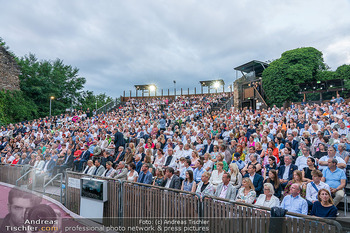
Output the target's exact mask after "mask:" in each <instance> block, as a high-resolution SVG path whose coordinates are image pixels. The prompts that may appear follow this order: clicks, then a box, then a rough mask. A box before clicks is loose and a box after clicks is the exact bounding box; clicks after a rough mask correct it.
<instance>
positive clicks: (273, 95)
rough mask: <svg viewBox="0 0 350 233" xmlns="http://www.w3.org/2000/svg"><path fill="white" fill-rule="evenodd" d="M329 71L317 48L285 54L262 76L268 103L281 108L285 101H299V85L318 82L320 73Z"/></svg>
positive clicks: (300, 49) (299, 49)
mask: <svg viewBox="0 0 350 233" xmlns="http://www.w3.org/2000/svg"><path fill="white" fill-rule="evenodd" d="M327 69H328V66H327V65H326V64H325V63H324V61H323V56H322V52H320V51H318V50H317V49H315V48H312V47H307V48H298V49H293V50H289V51H286V52H284V53H283V54H282V56H281V58H279V59H277V60H275V61H273V62H271V63H270V65H269V67H268V68H267V69H265V71H264V72H263V74H262V82H263V87H264V91H265V93H266V95H267V103H268V104H277V105H279V106H281V105H282V104H283V103H284V102H285V101H296V100H298V95H297V93H298V91H299V88H298V84H300V83H306V82H311V81H315V80H318V79H319V76H320V73H321V72H323V71H326V70H327Z"/></svg>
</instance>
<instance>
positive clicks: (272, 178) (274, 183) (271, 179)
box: [265, 169, 282, 198]
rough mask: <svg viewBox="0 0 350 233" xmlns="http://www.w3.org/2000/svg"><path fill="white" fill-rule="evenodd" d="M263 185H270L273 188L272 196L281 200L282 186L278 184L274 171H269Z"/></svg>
mask: <svg viewBox="0 0 350 233" xmlns="http://www.w3.org/2000/svg"><path fill="white" fill-rule="evenodd" d="M265 183H270V184H272V186H273V188H274V195H275V196H276V197H277V198H281V195H282V186H281V183H280V179H278V175H277V171H276V170H275V169H271V170H270V171H269V175H268V178H267V179H266V180H265Z"/></svg>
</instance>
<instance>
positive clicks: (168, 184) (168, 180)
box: [165, 175, 174, 188]
mask: <svg viewBox="0 0 350 233" xmlns="http://www.w3.org/2000/svg"><path fill="white" fill-rule="evenodd" d="M173 176H174V175H172V176H171V177H170V178H168V179H167V181H166V184H165V188H169V187H170V183H171V179H172V178H173Z"/></svg>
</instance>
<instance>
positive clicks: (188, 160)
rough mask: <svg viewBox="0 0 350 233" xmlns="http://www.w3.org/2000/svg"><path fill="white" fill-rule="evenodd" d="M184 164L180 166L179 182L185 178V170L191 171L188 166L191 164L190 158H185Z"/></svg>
mask: <svg viewBox="0 0 350 233" xmlns="http://www.w3.org/2000/svg"><path fill="white" fill-rule="evenodd" d="M184 164H185V167H184V168H182V170H181V172H180V180H181V182H182V181H183V180H185V179H186V172H187V171H188V170H191V171H193V169H192V168H191V167H190V165H191V160H190V159H185V162H184Z"/></svg>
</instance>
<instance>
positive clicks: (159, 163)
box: [153, 149, 165, 168]
mask: <svg viewBox="0 0 350 233" xmlns="http://www.w3.org/2000/svg"><path fill="white" fill-rule="evenodd" d="M164 163H165V156H164V152H163V150H161V149H160V150H158V151H157V157H156V159H155V160H154V163H153V166H154V167H155V168H157V167H162V166H163V165H164Z"/></svg>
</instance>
